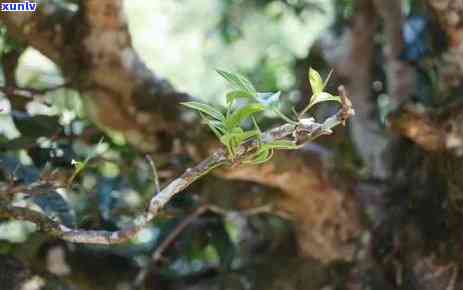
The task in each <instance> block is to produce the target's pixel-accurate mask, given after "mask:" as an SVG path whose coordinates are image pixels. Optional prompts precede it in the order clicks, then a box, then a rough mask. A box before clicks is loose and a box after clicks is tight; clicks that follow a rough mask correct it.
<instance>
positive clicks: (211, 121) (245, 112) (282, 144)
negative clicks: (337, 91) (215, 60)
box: [182, 68, 344, 164]
mask: <svg viewBox="0 0 463 290" xmlns="http://www.w3.org/2000/svg"><path fill="white" fill-rule="evenodd" d="M217 72H218V73H219V74H220V75H221V76H222V77H223V78H224V79H225V80H226V81H227V82H228V83H229V84H230V85H231V86H232V87H233V90H232V91H231V92H229V93H227V94H226V103H227V107H226V114H223V113H222V112H221V111H220V110H218V109H217V108H215V107H213V106H211V105H208V104H205V103H199V102H185V103H182V105H184V106H186V107H188V108H190V109H194V110H196V111H198V112H199V114H200V116H201V118H202V121H203V123H205V124H207V125H208V126H209V128H210V129H211V130H212V131H213V132H214V134H215V135H216V136H217V138H218V139H219V141H220V142H221V143H222V144H223V145H224V146H225V147H226V148H227V151H228V155H229V158H230V159H231V160H234V159H235V158H236V154H237V153H238V150H239V148H240V146H242V145H243V144H244V143H246V142H249V141H251V140H253V141H255V142H257V144H258V149H257V151H256V152H255V153H254V154H253V155H252V156H251V157H249V158H248V159H246V160H244V161H243V162H244V163H252V164H260V163H264V162H266V161H268V160H269V159H270V158H272V156H273V153H274V150H282V149H287V150H294V149H297V148H299V146H298V145H296V143H295V142H294V141H290V140H277V141H274V142H271V143H262V132H261V130H260V128H259V126H258V124H257V121H256V118H255V116H256V114H259V113H261V112H264V111H268V112H273V113H275V114H276V115H278V116H279V117H280V118H281V119H283V120H284V121H286V122H288V123H290V124H293V125H299V124H301V125H303V126H306V127H308V126H311V125H313V124H315V119H313V118H302V116H303V115H304V114H305V113H306V112H307V111H308V110H309V109H310V108H312V107H313V106H314V105H315V104H318V103H321V102H326V101H336V102H339V103H341V104H344V102H343V100H342V97H339V96H333V95H331V94H329V93H327V92H324V91H323V90H324V89H325V87H326V84H327V82H328V80H329V78H330V76H331V74H332V71H331V72H330V74H329V75H328V77H327V78H326V79H325V81H323V79H322V78H321V76H320V74H319V73H318V72H317V71H316V70H314V69H312V68H310V70H309V82H310V85H311V87H312V91H313V95H312V96H311V98H310V99H309V104H308V105H307V107H306V108H304V110H303V111H302V112H301V113H300V114H299V115H298V114H297V112H295V115H296V116H298V119H299V120H298V121H294V120H292V119H291V118H289V117H287V116H286V115H285V114H283V113H282V112H281V111H280V110H279V105H280V104H281V101H280V96H281V92H279V91H278V92H275V93H273V92H258V91H257V90H256V88H255V87H254V86H253V84H252V83H251V82H250V81H249V80H248V79H247V78H245V77H244V76H242V75H240V74H236V73H231V72H227V71H223V70H217ZM341 95H342V94H341ZM238 99H243V100H245V101H246V103H245V104H244V105H242V106H236V104H235V103H236V101H237V100H238ZM249 119H250V120H252V122H253V124H254V129H252V130H244V129H243V128H242V127H241V126H242V124H243V123H244V122H245V121H247V120H249ZM323 133H325V134H328V133H331V130H325V131H324V132H323Z"/></svg>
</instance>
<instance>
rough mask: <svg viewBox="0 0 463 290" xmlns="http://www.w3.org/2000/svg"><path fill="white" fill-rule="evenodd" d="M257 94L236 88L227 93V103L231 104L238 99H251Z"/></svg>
mask: <svg viewBox="0 0 463 290" xmlns="http://www.w3.org/2000/svg"><path fill="white" fill-rule="evenodd" d="M254 98H255V94H252V93H250V92H248V91H243V90H235V91H231V92H229V93H227V103H228V104H231V103H232V102H233V101H234V100H236V99H251V100H254Z"/></svg>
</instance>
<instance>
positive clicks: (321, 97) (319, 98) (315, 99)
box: [307, 92, 342, 109]
mask: <svg viewBox="0 0 463 290" xmlns="http://www.w3.org/2000/svg"><path fill="white" fill-rule="evenodd" d="M328 101H334V102H338V103H342V100H341V97H339V96H333V95H331V94H329V93H325V92H321V93H319V94H317V95H313V96H312V98H311V99H310V104H309V106H308V108H307V109H310V108H311V107H313V106H314V105H315V104H318V103H322V102H328Z"/></svg>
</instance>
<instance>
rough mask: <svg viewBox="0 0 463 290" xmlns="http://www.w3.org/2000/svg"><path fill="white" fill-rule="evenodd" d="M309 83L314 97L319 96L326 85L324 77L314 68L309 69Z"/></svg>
mask: <svg viewBox="0 0 463 290" xmlns="http://www.w3.org/2000/svg"><path fill="white" fill-rule="evenodd" d="M309 82H310V87H311V88H312V92H313V94H314V95H318V94H320V93H321V92H323V89H324V88H325V85H324V83H323V80H322V77H321V76H320V74H319V73H318V72H317V71H316V70H314V69H313V68H310V69H309Z"/></svg>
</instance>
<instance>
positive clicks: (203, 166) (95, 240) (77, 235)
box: [0, 97, 354, 244]
mask: <svg viewBox="0 0 463 290" xmlns="http://www.w3.org/2000/svg"><path fill="white" fill-rule="evenodd" d="M352 115H354V110H353V109H352V107H351V104H350V101H349V100H348V99H347V97H345V98H343V105H342V106H341V110H339V111H338V112H337V113H336V114H335V115H333V116H331V117H329V118H328V119H326V120H325V121H324V122H323V123H316V122H315V121H313V122H312V121H311V122H304V123H298V124H284V125H282V126H280V127H277V128H274V129H272V130H270V131H267V132H265V133H264V134H263V137H262V140H261V141H260V142H259V141H258V140H250V141H248V142H246V143H244V144H242V145H241V146H240V147H239V149H238V150H237V152H236V156H235V158H234V159H233V160H230V159H229V158H228V154H227V152H226V151H225V150H224V149H220V150H218V151H216V152H215V153H213V154H212V155H211V156H209V157H208V158H206V159H205V160H203V161H202V162H200V163H199V164H198V165H196V166H194V167H192V168H189V169H187V170H186V171H185V172H184V173H183V174H182V175H181V176H180V177H178V178H176V179H174V180H173V181H171V182H170V183H169V184H168V185H167V186H166V187H164V189H162V190H160V191H159V192H157V193H156V194H154V196H153V197H152V198H151V201H150V204H149V207H148V210H147V211H146V212H145V213H144V214H142V215H140V216H138V217H137V218H135V220H134V222H133V224H132V225H131V226H128V227H126V228H124V229H121V230H118V231H98V230H81V229H71V228H69V227H66V226H65V225H63V224H60V223H58V222H56V221H54V220H53V219H51V218H49V217H48V216H46V215H44V214H42V213H40V212H38V211H34V210H31V209H28V208H24V207H16V206H12V205H9V204H7V203H2V202H0V218H11V219H18V220H25V221H30V222H32V223H35V224H36V225H38V226H39V228H40V229H41V230H42V231H44V232H47V233H49V234H50V235H52V236H55V237H58V238H61V239H63V240H66V241H70V242H75V243H87V244H116V243H122V242H125V241H127V240H129V239H131V238H133V237H135V235H136V234H137V233H138V232H139V231H140V230H141V229H143V228H144V227H145V226H146V225H147V224H148V223H149V222H150V221H151V220H152V219H153V218H154V217H156V216H157V215H158V213H159V212H160V211H161V209H162V208H163V207H164V206H165V205H166V204H167V203H168V202H169V201H170V200H171V198H172V197H174V196H175V195H176V194H178V193H180V192H182V191H183V190H184V189H185V188H187V187H188V186H189V185H190V184H192V183H193V182H195V181H196V180H198V179H199V178H201V177H202V176H203V175H205V174H207V173H208V172H209V171H211V170H213V169H214V168H216V167H218V166H221V165H225V164H229V165H231V166H237V165H239V164H240V163H241V161H243V160H246V159H247V158H249V157H250V156H252V154H254V153H255V152H256V150H258V149H259V146H261V145H262V144H265V143H271V142H275V141H277V140H289V141H293V142H295V143H296V144H303V143H305V142H309V141H311V140H313V139H315V138H317V137H319V136H321V135H326V134H329V133H330V132H331V129H332V128H334V127H335V126H337V125H339V124H343V123H344V122H345V121H346V119H348V118H350V117H351V116H352Z"/></svg>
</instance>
